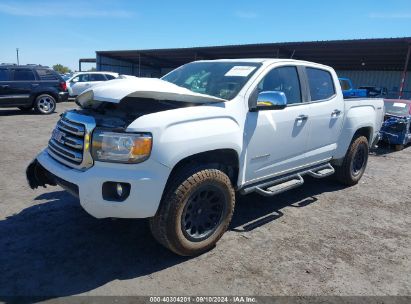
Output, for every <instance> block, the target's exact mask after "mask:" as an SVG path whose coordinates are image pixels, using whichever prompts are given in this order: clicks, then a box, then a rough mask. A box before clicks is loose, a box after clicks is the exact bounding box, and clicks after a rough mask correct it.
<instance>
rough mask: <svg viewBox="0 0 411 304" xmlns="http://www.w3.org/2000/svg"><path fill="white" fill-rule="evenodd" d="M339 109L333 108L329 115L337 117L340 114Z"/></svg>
mask: <svg viewBox="0 0 411 304" xmlns="http://www.w3.org/2000/svg"><path fill="white" fill-rule="evenodd" d="M340 114H341V111H340V110H338V109H335V110H334V111H332V112H331V117H337V116H340Z"/></svg>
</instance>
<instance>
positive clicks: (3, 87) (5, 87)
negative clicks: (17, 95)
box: [0, 84, 10, 89]
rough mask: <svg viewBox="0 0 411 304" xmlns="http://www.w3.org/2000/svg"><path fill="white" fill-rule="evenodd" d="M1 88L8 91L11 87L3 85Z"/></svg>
mask: <svg viewBox="0 0 411 304" xmlns="http://www.w3.org/2000/svg"><path fill="white" fill-rule="evenodd" d="M0 88H2V89H8V88H10V86H9V85H8V84H3V85H1V86H0Z"/></svg>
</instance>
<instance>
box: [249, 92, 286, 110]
mask: <svg viewBox="0 0 411 304" xmlns="http://www.w3.org/2000/svg"><path fill="white" fill-rule="evenodd" d="M286 106H287V97H286V96H285V94H284V92H280V91H263V92H261V93H260V94H258V97H257V105H256V110H257V111H261V110H281V109H284V108H285V107H286Z"/></svg>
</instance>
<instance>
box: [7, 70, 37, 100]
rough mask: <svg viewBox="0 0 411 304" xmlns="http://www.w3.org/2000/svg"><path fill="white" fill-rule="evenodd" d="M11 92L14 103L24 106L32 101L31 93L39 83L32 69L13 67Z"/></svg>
mask: <svg viewBox="0 0 411 304" xmlns="http://www.w3.org/2000/svg"><path fill="white" fill-rule="evenodd" d="M11 80H12V81H11V82H10V94H11V95H13V96H12V99H13V101H12V103H13V105H17V106H24V105H28V104H29V103H30V94H31V92H32V90H33V88H35V87H36V86H38V85H39V82H38V80H37V79H36V76H35V75H34V72H33V70H32V69H27V68H18V69H11Z"/></svg>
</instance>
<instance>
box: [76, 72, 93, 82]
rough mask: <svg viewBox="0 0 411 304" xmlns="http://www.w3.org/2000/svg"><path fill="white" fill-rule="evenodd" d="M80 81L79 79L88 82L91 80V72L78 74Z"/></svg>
mask: <svg viewBox="0 0 411 304" xmlns="http://www.w3.org/2000/svg"><path fill="white" fill-rule="evenodd" d="M78 81H79V82H87V81H90V80H89V74H81V75H78Z"/></svg>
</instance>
